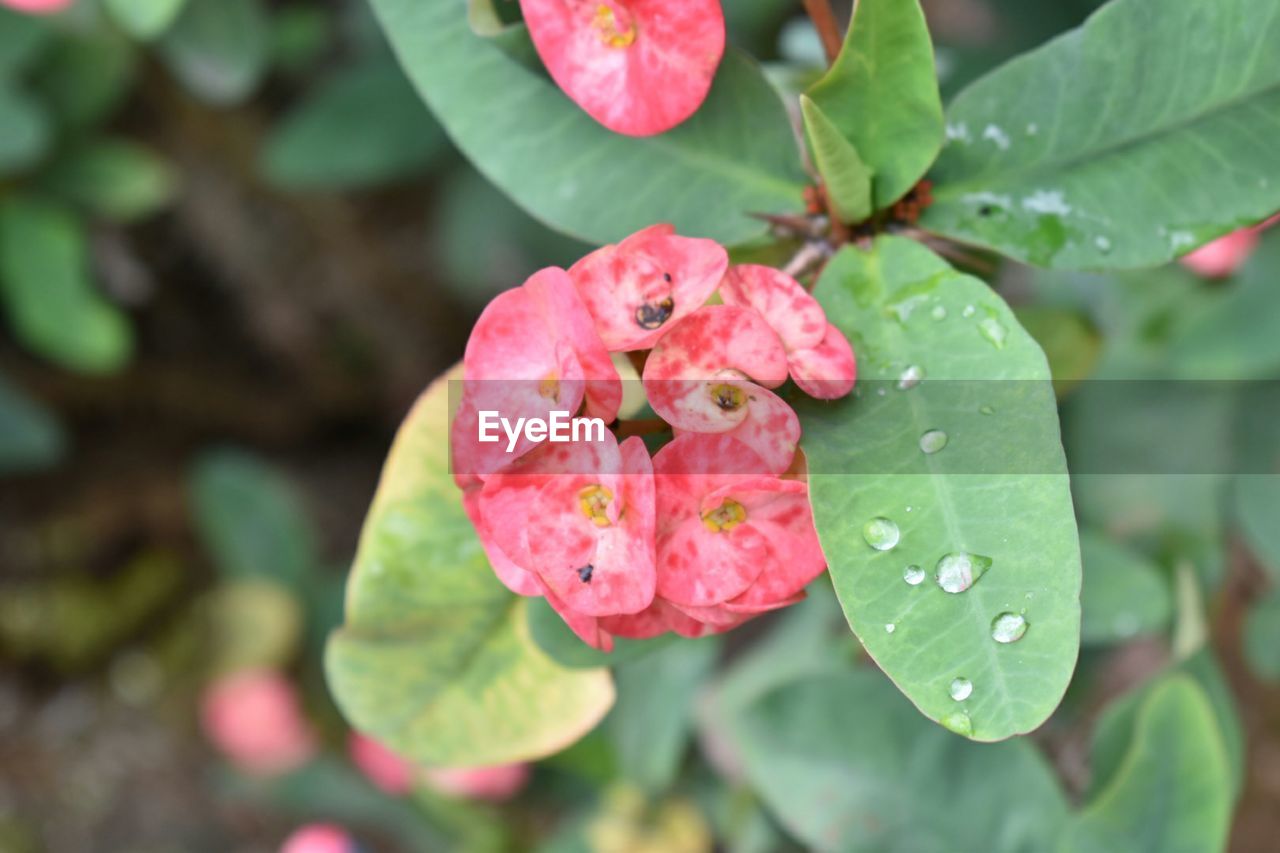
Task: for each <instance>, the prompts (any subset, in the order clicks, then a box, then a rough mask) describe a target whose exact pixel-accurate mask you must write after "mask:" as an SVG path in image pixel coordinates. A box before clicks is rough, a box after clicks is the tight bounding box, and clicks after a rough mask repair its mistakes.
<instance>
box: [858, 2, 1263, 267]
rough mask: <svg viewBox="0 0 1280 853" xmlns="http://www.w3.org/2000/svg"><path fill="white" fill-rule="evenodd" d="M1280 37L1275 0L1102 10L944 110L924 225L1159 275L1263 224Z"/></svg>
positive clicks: (1006, 247) (1027, 254) (1069, 262)
mask: <svg viewBox="0 0 1280 853" xmlns="http://www.w3.org/2000/svg"><path fill="white" fill-rule="evenodd" d="M1277 42H1280V13H1277V8H1276V5H1275V4H1274V3H1273V2H1271V0H1218V2H1213V3H1205V2H1202V0H1115V2H1112V3H1108V4H1107V5H1106V6H1104V7H1103V8H1102V9H1101V10H1099V11H1098V12H1097V13H1096V14H1094V15H1093V16H1092V17H1091V18H1089V20H1088V21H1087V22H1086V23H1085V25H1084V26H1083V27H1081V28H1080V29H1078V30H1073V31H1072V32H1070V33H1068V34H1067V35H1064V36H1061V37H1059V38H1057V39H1054V40H1053V41H1051V42H1050V43H1049V44H1047V45H1045V46H1044V47H1041V48H1039V49H1038V50H1035V51H1033V52H1031V53H1028V54H1025V55H1023V56H1021V57H1019V58H1017V59H1014V60H1013V61H1011V62H1009V63H1008V64H1006V65H1004V66H1003V67H1001V68H1000V69H998V70H996V71H994V72H992V73H991V74H990V75H988V76H987V77H985V78H983V79H982V80H979V81H978V82H977V83H975V84H973V85H972V86H970V87H969V88H968V89H966V90H965V91H964V92H962V93H961V94H960V95H959V96H958V97H957V98H956V99H955V101H954V102H953V103H952V104H951V105H950V107H949V109H948V110H947V121H948V134H947V135H948V138H949V143H948V145H947V146H946V147H945V148H944V149H943V151H942V155H941V157H939V159H938V163H937V166H936V168H935V170H934V172H933V175H932V177H933V180H934V184H935V189H934V193H933V195H934V204H933V206H932V207H930V208H929V209H928V210H927V211H926V212H925V215H924V218H923V219H922V220H921V224H922V226H923V227H925V228H928V229H930V230H932V231H935V232H937V233H939V234H943V235H946V236H948V237H953V238H955V239H958V240H963V241H965V242H969V243H974V244H977V245H980V246H986V247H989V248H992V249H995V250H996V251H999V252H1003V253H1004V254H1006V255H1009V256H1010V257H1013V258H1017V259H1018V260H1021V261H1027V262H1030V263H1033V264H1038V265H1041V266H1052V267H1063V268H1074V269H1089V268H1103V267H1137V266H1151V265H1155V264H1158V263H1161V262H1163V261H1167V260H1169V259H1170V258H1173V257H1175V256H1177V255H1181V254H1183V253H1185V252H1187V251H1189V250H1191V249H1193V248H1195V247H1196V246H1198V245H1200V244H1202V243H1205V242H1207V241H1208V240H1210V239H1212V238H1214V237H1217V236H1219V235H1221V234H1224V233H1226V232H1228V231H1231V230H1233V229H1235V228H1239V227H1241V226H1243V225H1248V224H1251V223H1253V222H1256V221H1258V220H1260V219H1262V218H1264V217H1266V216H1269V215H1270V214H1272V213H1274V212H1275V211H1276V210H1277V209H1278V208H1280V179H1277V177H1276V176H1277V175H1280V152H1278V149H1277V148H1276V146H1274V145H1271V144H1270V143H1269V142H1268V141H1267V140H1269V139H1271V138H1272V137H1274V136H1276V135H1277V134H1280V51H1276V50H1274V49H1273V48H1274V45H1275V44H1276V43H1277ZM873 165H874V163H873Z"/></svg>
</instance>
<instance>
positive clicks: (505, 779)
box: [423, 764, 529, 803]
mask: <svg viewBox="0 0 1280 853" xmlns="http://www.w3.org/2000/svg"><path fill="white" fill-rule="evenodd" d="M423 779H424V780H425V781H426V783H427V785H428V786H429V787H431V788H432V789H433V790H435V791H437V792H438V793H441V794H445V795H446V796H450V797H460V798H465V799H470V800H486V801H488V802H492V803H500V802H504V801H506V800H509V799H511V798H512V797H514V796H515V795H516V794H518V793H520V791H521V790H523V789H524V786H525V785H527V784H528V783H529V765H528V764H500V765H497V766H494V767H436V768H429V769H427V770H424V771H423Z"/></svg>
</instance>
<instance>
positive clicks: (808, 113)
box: [800, 95, 873, 223]
mask: <svg viewBox="0 0 1280 853" xmlns="http://www.w3.org/2000/svg"><path fill="white" fill-rule="evenodd" d="M800 109H801V112H802V113H803V115H804V128H805V131H806V132H807V133H808V136H809V144H810V145H811V146H812V147H813V159H814V161H815V162H816V163H817V166H818V174H820V175H822V181H823V185H824V186H825V187H826V190H827V198H828V200H829V201H830V203H831V207H832V211H833V212H834V213H835V215H836V216H837V217H838V218H839V219H840V221H841V222H850V223H852V222H861V221H862V220H864V219H866V218H867V217H868V216H870V215H871V212H872V209H873V208H872V204H871V170H870V169H868V168H867V165H866V164H865V163H863V162H862V158H861V157H859V156H858V150H857V149H856V148H854V147H853V143H851V142H850V141H849V140H848V139H845V137H844V135H843V134H841V133H840V131H839V129H837V128H836V126H835V125H834V124H832V123H831V119H829V118H827V114H826V113H824V112H823V111H822V108H821V107H819V106H818V105H817V104H816V103H814V101H812V100H811V99H810V98H808V97H807V96H805V95H801V96H800Z"/></svg>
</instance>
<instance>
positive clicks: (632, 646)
mask: <svg viewBox="0 0 1280 853" xmlns="http://www.w3.org/2000/svg"><path fill="white" fill-rule="evenodd" d="M525 612H526V614H527V618H528V620H529V636H530V637H532V638H533V641H534V642H535V643H537V644H538V648H539V649H541V650H542V651H543V652H545V653H546V654H547V656H548V657H550V658H551V659H552V660H554V661H555V662H556V663H558V664H560V665H561V666H564V667H568V668H569V669H594V668H597V667H602V666H617V665H618V664H621V663H626V662H627V661H631V660H636V659H637V658H642V657H644V656H646V655H649V654H651V653H653V652H655V651H657V650H659V649H661V648H663V647H664V646H666V645H667V644H669V643H671V642H672V641H673V640H674V639H675V635H674V634H663V635H662V636H660V637H654V638H653V639H650V640H628V639H627V638H625V637H618V638H616V639H614V642H613V651H611V652H602V651H600V650H599V649H593V648H592V647H591V646H588V645H587V644H586V643H584V642H582V640H581V639H579V638H578V635H577V634H575V633H573V630H572V629H571V628H570V627H569V626H568V625H566V624H565V623H564V620H563V619H561V618H560V614H558V613H556V612H555V610H553V609H552V607H551V605H550V604H547V600H546V599H545V598H534V599H531V600H530V601H529V602H528V603H527V606H526V609H525Z"/></svg>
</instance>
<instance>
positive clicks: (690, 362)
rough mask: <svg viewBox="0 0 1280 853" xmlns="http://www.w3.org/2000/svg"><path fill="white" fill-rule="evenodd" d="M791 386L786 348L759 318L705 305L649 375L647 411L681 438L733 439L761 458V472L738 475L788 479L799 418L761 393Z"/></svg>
mask: <svg viewBox="0 0 1280 853" xmlns="http://www.w3.org/2000/svg"><path fill="white" fill-rule="evenodd" d="M786 378H787V357H786V351H785V350H784V348H783V345H782V341H781V340H780V339H779V338H778V336H777V334H775V333H774V331H773V330H772V329H771V328H770V327H769V324H768V323H766V322H765V321H764V319H763V318H762V317H761V316H760V315H759V314H758V313H757V312H755V311H753V310H751V309H750V308H744V307H740V306H736V305H708V306H705V307H703V308H700V309H698V310H697V311H695V312H694V313H693V314H692V315H690V316H689V317H687V318H685V319H684V320H682V321H680V323H679V324H677V325H676V326H674V327H673V328H672V329H671V331H670V332H668V333H667V334H666V335H664V336H663V337H662V339H661V340H659V341H658V345H657V346H656V347H654V349H653V352H651V353H650V354H649V359H648V361H646V362H645V368H644V388H645V392H646V394H647V395H648V398H649V404H650V405H651V406H653V410H654V411H655V412H657V413H658V414H659V415H660V416H661V417H662V418H663V419H664V420H666V421H667V422H668V423H670V424H671V425H672V426H673V427H674V428H675V430H676V434H677V435H680V434H681V433H683V432H686V431H688V432H698V433H729V434H731V435H733V437H735V438H737V439H739V440H740V441H741V442H742V443H743V444H746V445H747V446H748V447H750V448H751V449H752V450H754V451H755V452H756V453H757V454H758V455H759V457H761V458H762V460H763V463H764V467H761V468H755V469H751V468H746V467H744V468H740V469H739V473H753V474H761V473H770V474H780V473H782V472H783V471H785V470H786V469H787V467H788V466H789V465H790V464H791V458H792V456H793V455H794V454H795V449H796V444H797V443H798V442H799V440H800V421H799V419H798V418H797V417H796V414H795V412H794V411H792V409H791V407H790V406H788V405H787V404H786V403H785V402H784V401H783V400H782V399H781V398H779V397H778V396H777V395H776V394H774V393H773V392H771V391H768V390H766V388H763V387H761V386H762V385H765V386H771V387H775V386H777V385H781V384H782V382H783V381H785V380H786ZM749 379H751V380H755V382H751V381H747V380H749ZM756 383H759V384H756Z"/></svg>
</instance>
